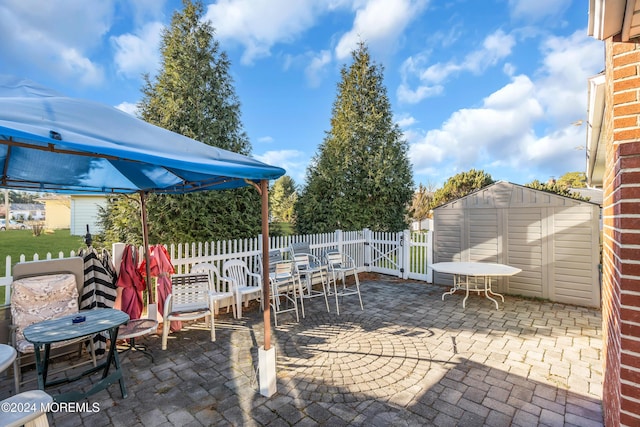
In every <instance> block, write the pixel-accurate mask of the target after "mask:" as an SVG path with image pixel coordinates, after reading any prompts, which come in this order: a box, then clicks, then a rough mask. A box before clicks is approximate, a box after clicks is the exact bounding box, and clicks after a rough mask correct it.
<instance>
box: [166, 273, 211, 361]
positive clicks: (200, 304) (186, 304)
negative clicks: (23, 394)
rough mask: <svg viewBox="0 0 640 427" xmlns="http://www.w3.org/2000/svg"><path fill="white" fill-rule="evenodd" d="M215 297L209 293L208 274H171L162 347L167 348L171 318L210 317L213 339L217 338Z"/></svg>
mask: <svg viewBox="0 0 640 427" xmlns="http://www.w3.org/2000/svg"><path fill="white" fill-rule="evenodd" d="M213 311H214V310H213V298H212V297H211V295H210V294H209V275H208V274H200V273H198V274H174V275H173V276H171V293H170V294H169V296H168V297H167V300H166V301H165V303H164V310H163V314H162V316H163V322H162V349H163V350H166V349H167V337H168V336H169V324H170V323H171V320H195V319H201V318H203V317H206V318H208V320H209V323H210V327H211V341H212V342H213V341H215V340H216V329H215V323H214V319H213Z"/></svg>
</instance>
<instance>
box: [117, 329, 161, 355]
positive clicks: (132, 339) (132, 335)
mask: <svg viewBox="0 0 640 427" xmlns="http://www.w3.org/2000/svg"><path fill="white" fill-rule="evenodd" d="M157 329H158V322H157V321H156V320H153V319H133V320H129V322H128V323H127V324H126V325H122V326H120V329H119V330H118V340H125V343H124V345H122V347H123V348H122V350H119V352H120V353H121V354H122V353H126V352H128V351H139V352H141V353H142V354H144V355H145V356H147V357H148V358H149V359H151V362H153V361H154V360H153V355H152V354H151V352H150V351H149V349H148V348H147V346H146V345H144V344H137V343H136V338H138V337H141V336H144V335H148V334H150V333H152V332H155V331H156V330H157Z"/></svg>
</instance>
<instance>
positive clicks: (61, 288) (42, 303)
mask: <svg viewBox="0 0 640 427" xmlns="http://www.w3.org/2000/svg"><path fill="white" fill-rule="evenodd" d="M11 292H12V294H11V317H12V323H13V325H14V326H15V328H16V329H15V340H16V347H17V349H18V350H19V351H20V352H25V351H27V349H28V348H30V344H29V343H27V342H26V340H25V339H24V333H23V331H24V329H25V328H26V327H27V326H29V325H31V324H33V323H36V322H41V321H43V320H50V319H56V318H58V317H62V316H66V315H68V314H73V313H77V312H78V307H79V305H78V288H77V286H76V278H75V276H74V275H73V274H71V273H62V274H48V275H42V276H32V277H23V278H21V279H17V280H14V281H13V283H12V284H11Z"/></svg>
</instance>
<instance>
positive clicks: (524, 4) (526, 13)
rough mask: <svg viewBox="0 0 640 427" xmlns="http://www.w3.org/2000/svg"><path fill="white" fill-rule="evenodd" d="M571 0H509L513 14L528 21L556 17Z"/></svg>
mask: <svg viewBox="0 0 640 427" xmlns="http://www.w3.org/2000/svg"><path fill="white" fill-rule="evenodd" d="M570 4H571V0H535V1H532V0H509V9H510V12H511V15H512V16H513V17H515V18H520V19H523V20H527V21H539V20H540V19H542V18H546V17H554V16H557V15H558V14H560V13H561V12H562V11H564V10H565V9H566V8H567V7H569V5H570Z"/></svg>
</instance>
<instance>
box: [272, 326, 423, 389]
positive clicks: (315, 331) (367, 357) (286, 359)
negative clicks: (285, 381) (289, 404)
mask: <svg viewBox="0 0 640 427" xmlns="http://www.w3.org/2000/svg"><path fill="white" fill-rule="evenodd" d="M281 329H286V330H283V331H282V332H283V333H278V342H279V344H278V350H277V354H278V364H279V369H278V371H279V375H280V374H282V376H284V377H285V378H286V377H290V378H292V379H293V382H294V383H295V390H293V389H292V390H290V391H291V394H295V395H296V396H297V397H300V398H304V399H311V400H315V401H335V400H336V397H335V396H336V395H337V394H345V393H346V394H349V395H350V396H351V400H364V399H371V398H372V397H375V398H378V399H379V398H384V397H392V396H394V395H396V394H398V393H402V392H406V390H407V389H408V388H410V387H412V386H415V385H416V384H419V383H420V382H421V381H422V379H423V378H424V377H425V375H426V374H427V372H428V371H429V368H430V365H431V355H430V353H429V350H428V344H427V342H426V339H428V338H429V337H430V336H431V335H432V332H431V331H429V330H428V329H426V328H419V327H415V326H403V325H398V324H397V323H392V322H384V321H381V320H380V319H379V318H373V317H368V316H367V315H366V314H341V315H340V316H335V315H331V314H324V315H322V314H320V315H307V318H306V319H305V320H304V322H301V323H300V324H296V325H291V326H288V327H286V328H281Z"/></svg>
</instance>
